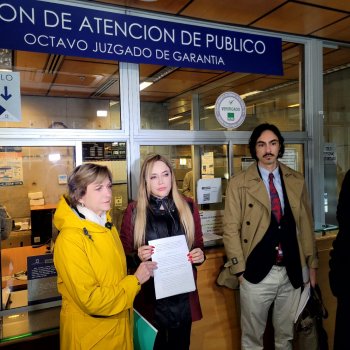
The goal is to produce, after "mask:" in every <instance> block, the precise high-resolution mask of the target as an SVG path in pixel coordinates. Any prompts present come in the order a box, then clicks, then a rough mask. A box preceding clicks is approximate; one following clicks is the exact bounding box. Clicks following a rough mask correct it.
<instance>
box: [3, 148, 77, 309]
mask: <svg viewBox="0 0 350 350" xmlns="http://www.w3.org/2000/svg"><path fill="white" fill-rule="evenodd" d="M74 159H75V153H74V147H61V146H60V147H47V146H45V147H39V146H38V147H0V160H1V172H0V174H1V176H0V198H1V201H0V213H1V216H0V218H1V219H0V226H1V276H2V294H1V297H2V305H1V309H2V310H5V309H14V308H18V307H24V306H28V305H34V304H38V303H43V302H49V301H53V300H57V299H59V295H58V292H57V287H56V276H55V270H54V268H53V261H52V256H51V255H47V254H48V253H50V247H51V239H52V238H55V237H56V235H57V230H56V229H55V228H54V226H53V224H52V219H53V214H54V211H55V208H56V204H57V202H58V200H59V198H60V197H61V195H62V194H64V193H65V192H66V188H67V176H68V175H69V174H70V173H71V171H72V170H73V168H74V166H75V162H74ZM44 277H45V278H44Z"/></svg>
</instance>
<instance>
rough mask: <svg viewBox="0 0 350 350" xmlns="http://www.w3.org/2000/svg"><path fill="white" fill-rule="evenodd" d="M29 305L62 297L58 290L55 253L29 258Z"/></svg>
mask: <svg viewBox="0 0 350 350" xmlns="http://www.w3.org/2000/svg"><path fill="white" fill-rule="evenodd" d="M27 273H28V305H34V304H39V303H45V302H50V301H54V300H59V299H60V298H61V296H60V294H59V293H58V290H57V272H56V269H55V266H54V264H53V254H44V255H36V256H29V257H28V258H27Z"/></svg>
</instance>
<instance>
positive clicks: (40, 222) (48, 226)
mask: <svg viewBox="0 0 350 350" xmlns="http://www.w3.org/2000/svg"><path fill="white" fill-rule="evenodd" d="M54 212H55V209H54V208H43V209H39V208H34V207H32V208H31V211H30V214H31V215H30V217H31V229H32V238H31V243H32V245H41V244H46V243H48V242H49V241H50V239H51V238H52V225H53V223H52V220H53V214H54Z"/></svg>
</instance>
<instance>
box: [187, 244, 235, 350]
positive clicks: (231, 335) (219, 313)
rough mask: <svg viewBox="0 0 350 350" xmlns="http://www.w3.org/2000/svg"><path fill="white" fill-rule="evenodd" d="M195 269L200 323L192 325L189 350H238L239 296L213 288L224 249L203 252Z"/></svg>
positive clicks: (233, 292) (220, 288)
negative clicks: (202, 262) (203, 254)
mask: <svg viewBox="0 0 350 350" xmlns="http://www.w3.org/2000/svg"><path fill="white" fill-rule="evenodd" d="M205 253H206V256H207V260H206V261H205V262H204V264H202V265H201V266H200V267H199V268H198V281H197V283H198V292H199V298H200V302H201V306H202V312H203V319H202V320H200V321H197V322H194V323H193V324H192V334H191V350H212V349H220V350H225V349H230V350H232V349H240V338H241V336H240V332H241V330H240V320H239V292H238V291H233V290H230V289H228V288H225V287H219V286H217V285H216V278H217V275H218V273H219V271H220V267H221V266H222V265H223V264H224V258H225V253H224V248H223V247H219V248H210V249H206V251H205Z"/></svg>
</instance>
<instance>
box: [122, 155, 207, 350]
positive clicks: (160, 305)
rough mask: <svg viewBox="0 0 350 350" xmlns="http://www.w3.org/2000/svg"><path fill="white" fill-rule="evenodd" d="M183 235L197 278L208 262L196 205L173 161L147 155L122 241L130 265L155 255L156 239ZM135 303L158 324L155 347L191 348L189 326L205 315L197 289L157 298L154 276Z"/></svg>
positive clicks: (124, 220)
mask: <svg viewBox="0 0 350 350" xmlns="http://www.w3.org/2000/svg"><path fill="white" fill-rule="evenodd" d="M176 235H185V237H186V241H187V244H188V247H189V251H190V252H189V254H188V259H189V260H190V261H191V262H192V266H193V272H194V276H195V279H196V265H200V264H202V263H203V262H204V260H205V256H204V253H203V236H202V229H201V224H200V217H199V212H198V208H197V206H196V205H195V203H194V202H193V200H192V199H190V198H187V197H184V196H183V195H182V194H180V193H179V191H178V188H177V185H176V179H175V175H174V172H173V169H172V166H171V163H170V162H169V160H168V159H167V158H165V157H164V156H162V155H159V154H155V155H149V156H148V157H147V158H146V159H145V161H144V162H143V165H142V168H141V174H140V184H139V190H138V197H137V201H136V202H132V203H130V204H129V205H128V208H127V209H126V211H125V214H124V217H123V222H122V227H121V235H120V236H121V240H122V243H123V246H124V250H125V253H126V255H127V258H128V266H129V267H130V268H136V267H137V266H138V264H139V263H141V262H145V261H148V260H150V259H151V256H152V253H153V249H154V247H152V246H150V245H149V244H148V241H150V240H153V239H160V238H166V237H171V236H176ZM135 308H136V309H138V311H140V312H141V314H143V315H144V316H145V317H146V318H147V319H148V320H149V321H150V322H152V323H153V324H154V326H155V327H156V328H157V329H158V333H157V337H156V341H155V346H154V349H155V350H158V349H176V350H188V349H189V345H190V336H191V325H192V322H193V321H196V320H199V319H201V318H202V313H201V308H200V304H199V297H198V292H197V290H195V291H194V292H190V293H184V294H179V295H174V296H170V297H167V298H163V299H158V300H156V299H155V294H154V283H153V280H150V281H149V282H147V283H145V285H144V286H143V288H142V291H141V293H140V294H139V296H138V297H137V298H136V300H135Z"/></svg>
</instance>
